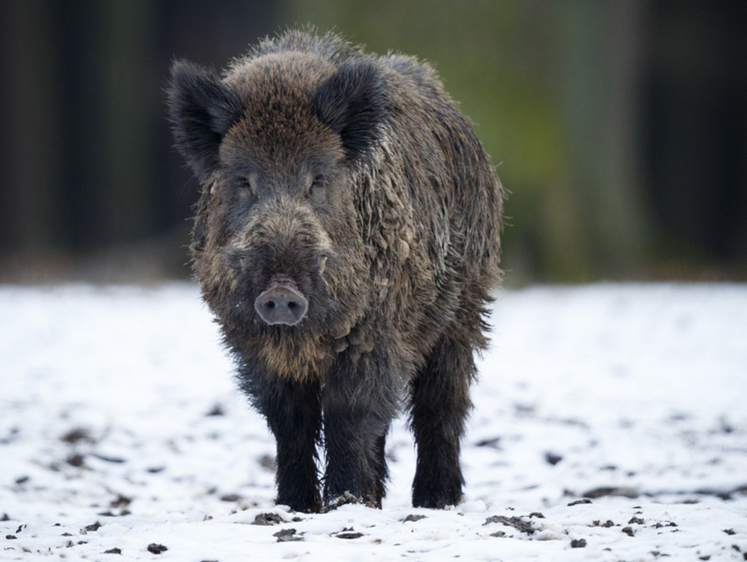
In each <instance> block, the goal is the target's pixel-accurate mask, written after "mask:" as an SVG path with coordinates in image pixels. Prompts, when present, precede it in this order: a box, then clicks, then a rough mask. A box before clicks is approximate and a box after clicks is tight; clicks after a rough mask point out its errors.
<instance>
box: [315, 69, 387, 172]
mask: <svg viewBox="0 0 747 562" xmlns="http://www.w3.org/2000/svg"><path fill="white" fill-rule="evenodd" d="M313 104H314V108H315V110H316V112H317V115H319V118H320V119H321V120H322V121H323V122H324V123H326V124H327V125H329V126H330V127H331V128H332V130H333V131H335V132H336V133H337V134H339V135H340V138H341V139H342V146H343V148H344V149H345V152H346V153H347V155H348V159H349V160H351V161H355V160H358V159H359V158H360V157H361V156H363V155H364V154H365V153H366V152H367V151H368V149H370V147H371V145H372V144H373V143H374V142H376V140H377V139H378V136H379V125H380V124H381V123H382V121H383V120H384V118H385V111H386V96H385V94H384V87H383V77H382V76H381V72H380V71H379V69H378V68H377V66H376V64H375V62H374V61H373V60H371V59H366V58H363V59H355V60H352V61H349V62H346V63H344V64H343V65H342V66H340V68H338V69H337V71H336V72H335V73H334V74H333V75H332V76H330V77H329V78H327V79H326V80H325V81H324V82H322V84H321V86H319V88H318V89H317V91H316V93H315V94H314V99H313Z"/></svg>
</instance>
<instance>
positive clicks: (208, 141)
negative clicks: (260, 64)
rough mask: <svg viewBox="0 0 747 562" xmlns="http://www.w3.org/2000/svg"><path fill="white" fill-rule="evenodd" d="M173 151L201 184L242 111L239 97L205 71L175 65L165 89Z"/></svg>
mask: <svg viewBox="0 0 747 562" xmlns="http://www.w3.org/2000/svg"><path fill="white" fill-rule="evenodd" d="M168 94H169V109H170V114H171V123H172V127H173V132H174V139H175V141H176V147H177V149H178V150H179V152H180V153H181V154H182V156H184V158H185V159H186V160H187V162H188V163H189V165H190V167H191V168H192V170H193V171H194V173H195V175H196V176H197V177H198V178H199V179H200V180H206V179H207V178H208V176H209V175H210V173H211V172H212V171H213V169H214V168H215V166H216V165H217V163H218V147H219V146H220V143H221V140H222V139H223V136H224V135H225V134H226V133H227V132H228V129H230V128H231V125H233V124H234V123H235V122H236V121H237V120H238V118H239V117H240V115H241V112H242V110H243V105H242V103H241V100H240V99H239V97H238V96H237V95H236V94H235V93H234V92H233V91H232V90H230V89H229V88H228V87H227V86H226V85H225V84H223V82H221V80H220V77H219V76H218V75H217V74H216V73H215V72H214V71H213V70H210V69H207V68H202V67H199V66H196V65H194V64H191V63H188V62H183V61H176V62H175V63H174V65H173V67H172V68H171V83H170V84H169V88H168Z"/></svg>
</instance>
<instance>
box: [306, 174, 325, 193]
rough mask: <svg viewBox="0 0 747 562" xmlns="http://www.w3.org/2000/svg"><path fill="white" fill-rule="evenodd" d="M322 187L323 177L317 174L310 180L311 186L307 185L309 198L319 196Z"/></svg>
mask: <svg viewBox="0 0 747 562" xmlns="http://www.w3.org/2000/svg"><path fill="white" fill-rule="evenodd" d="M323 187H324V176H323V175H321V174H317V175H316V176H314V178H313V179H312V180H311V184H310V185H309V196H310V197H314V196H315V195H319V194H320V193H321V191H322V188H323Z"/></svg>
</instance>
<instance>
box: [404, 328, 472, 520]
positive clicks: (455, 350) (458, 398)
mask: <svg viewBox="0 0 747 562" xmlns="http://www.w3.org/2000/svg"><path fill="white" fill-rule="evenodd" d="M474 374H475V364H474V359H473V357H472V347H471V346H470V345H469V344H465V343H461V342H459V341H455V340H454V339H452V338H451V337H446V336H444V337H443V338H442V339H441V340H440V341H439V342H438V343H437V344H436V346H435V348H434V349H433V351H432V353H431V356H430V357H429V358H428V360H427V362H426V364H425V367H424V368H423V369H422V370H421V371H420V372H419V373H418V375H417V377H416V378H415V379H414V380H413V382H412V397H411V412H410V415H411V420H410V423H411V426H412V430H413V433H414V434H415V442H416V444H417V448H418V460H417V468H416V472H415V480H414V482H413V490H412V503H413V505H414V506H415V507H430V508H443V507H445V506H447V505H457V504H458V503H459V502H460V501H461V499H462V485H463V484H464V480H463V478H462V470H461V468H460V466H459V442H460V439H461V437H462V433H463V431H464V420H465V418H466V417H467V413H468V412H469V409H470V408H471V402H470V399H469V382H470V380H471V378H472V377H473V376H474Z"/></svg>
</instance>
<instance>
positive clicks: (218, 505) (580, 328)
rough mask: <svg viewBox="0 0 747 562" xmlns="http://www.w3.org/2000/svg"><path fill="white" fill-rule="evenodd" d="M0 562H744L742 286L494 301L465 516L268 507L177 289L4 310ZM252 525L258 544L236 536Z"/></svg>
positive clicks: (263, 433) (262, 481) (403, 438)
mask: <svg viewBox="0 0 747 562" xmlns="http://www.w3.org/2000/svg"><path fill="white" fill-rule="evenodd" d="M0 318H2V321H0V542H1V543H2V544H1V546H0V559H7V560H41V559H49V558H50V557H52V558H53V559H54V558H65V559H70V560H82V559H87V560H140V559H146V560H151V559H164V560H165V559H171V560H179V561H195V562H199V561H207V560H218V561H220V562H231V561H239V560H241V561H244V560H280V559H293V558H297V559H301V560H314V561H325V562H326V561H337V560H341V561H342V560H354V561H356V562H361V561H365V560H378V561H385V560H395V559H405V560H433V561H436V560H438V561H441V560H446V559H451V558H460V559H462V560H512V561H513V560H548V561H553V562H556V561H561V562H562V561H567V560H605V561H606V560H610V561H612V560H625V561H635V560H657V559H659V558H664V557H666V556H668V557H669V559H670V560H709V559H710V560H743V559H747V286H744V285H741V286H740V285H594V286H589V287H579V288H531V289H525V290H521V291H505V292H502V293H499V295H498V301H497V302H496V305H495V312H494V315H493V323H494V325H495V329H494V336H493V344H492V349H491V351H490V352H489V353H487V354H486V355H485V357H484V359H483V361H482V362H481V380H480V382H479V384H478V385H476V386H475V388H474V391H473V397H474V402H475V411H474V413H473V416H472V420H471V423H470V428H469V432H468V435H467V437H466V440H465V444H464V448H463V464H464V467H465V476H466V479H467V488H466V500H465V502H464V503H463V504H462V505H460V506H459V507H457V508H456V509H452V510H448V511H432V510H425V509H414V508H412V507H411V505H410V503H409V491H410V490H409V489H410V482H411V479H412V476H413V474H414V451H413V445H412V439H411V437H410V435H409V434H408V432H407V430H406V427H405V425H404V424H403V423H402V422H399V423H398V424H397V426H396V427H395V428H394V429H393V431H392V433H391V435H390V437H389V442H388V444H389V446H388V452H389V456H390V464H391V467H392V480H391V482H390V485H389V495H388V497H387V498H386V500H385V502H384V509H383V510H374V509H369V508H365V507H362V506H343V507H342V508H340V509H338V510H337V511H333V512H331V513H327V514H322V515H304V514H296V513H289V512H287V510H285V509H283V508H282V507H276V506H275V505H274V503H273V497H274V485H273V476H274V475H273V467H272V466H273V461H272V457H273V454H274V443H273V440H272V439H271V437H270V435H269V433H268V431H267V430H266V426H265V424H264V422H263V420H262V419H261V418H259V417H258V416H257V415H256V414H255V413H253V412H252V411H250V410H249V408H248V406H247V404H246V401H245V399H244V398H243V397H242V396H241V395H240V393H239V392H238V390H236V389H235V387H234V383H233V379H232V363H231V361H230V360H229V359H228V358H227V357H226V355H225V353H224V352H223V351H222V349H221V346H220V344H219V341H218V336H217V330H216V327H215V325H214V324H213V323H212V322H211V320H210V315H209V313H208V312H207V310H206V309H205V307H204V306H203V305H202V304H201V303H200V301H199V297H198V292H197V290H196V288H195V287H194V286H192V285H189V284H172V285H164V286H162V287H156V288H134V287H103V288H102V287H99V288H94V287H89V286H66V287H58V288H18V287H0ZM257 521H259V522H264V523H268V524H265V525H257V524H255V522H257Z"/></svg>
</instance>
